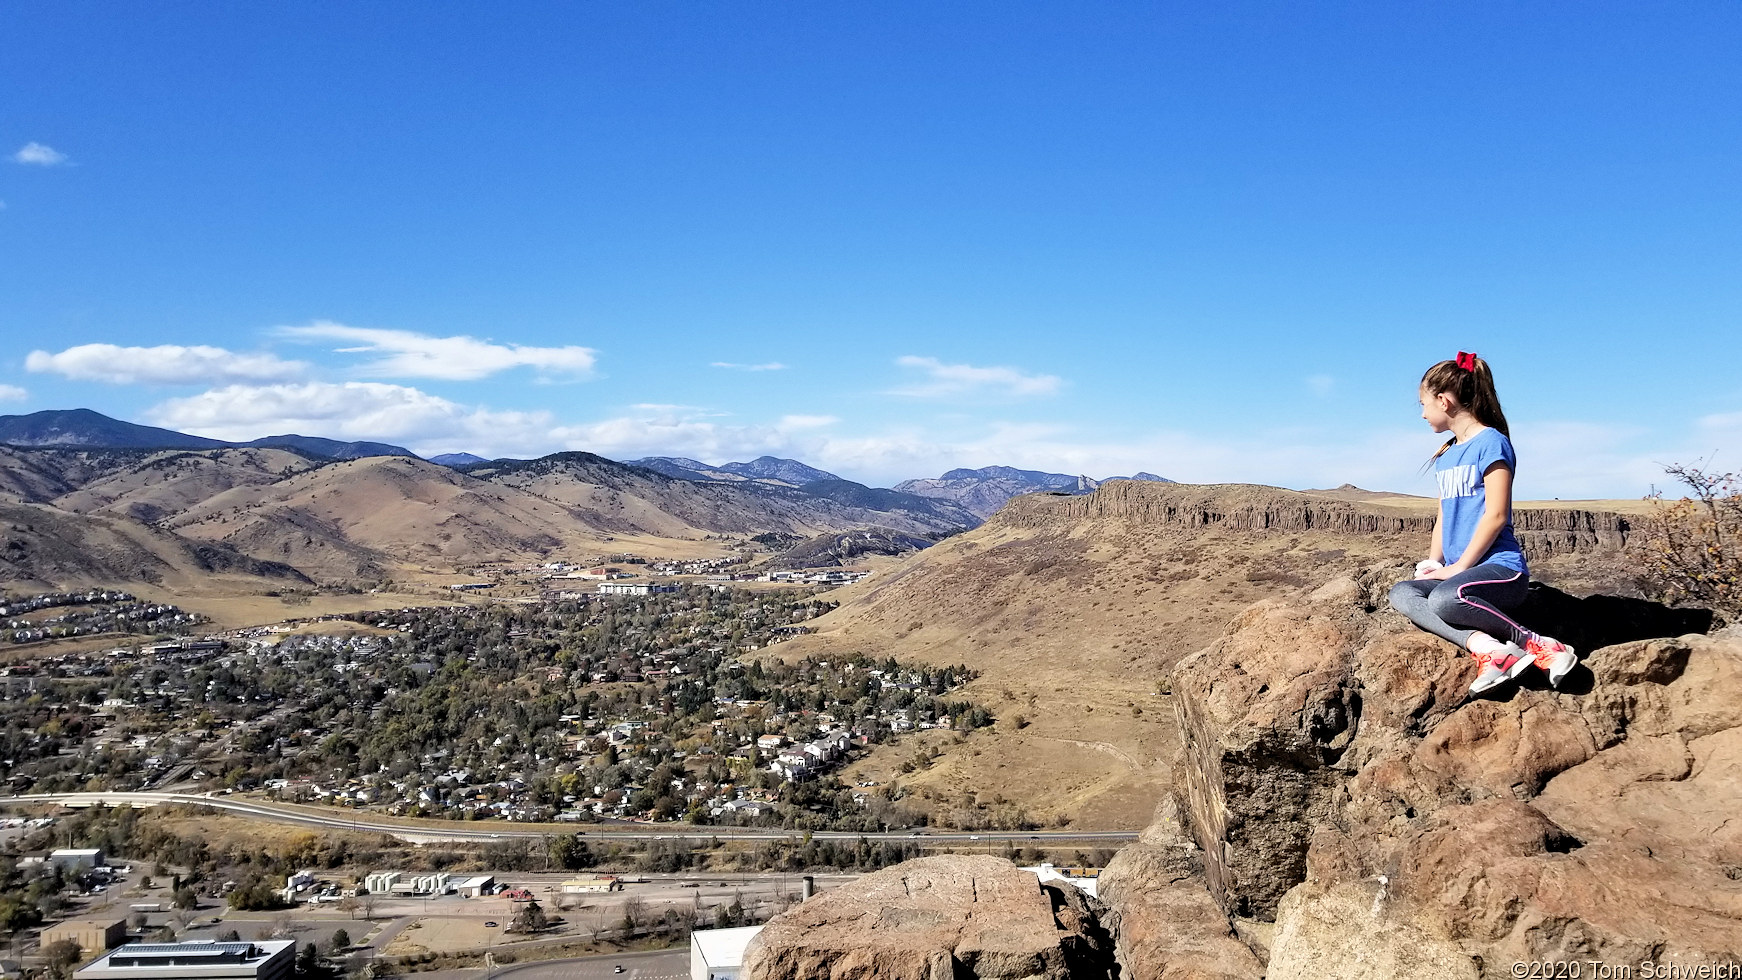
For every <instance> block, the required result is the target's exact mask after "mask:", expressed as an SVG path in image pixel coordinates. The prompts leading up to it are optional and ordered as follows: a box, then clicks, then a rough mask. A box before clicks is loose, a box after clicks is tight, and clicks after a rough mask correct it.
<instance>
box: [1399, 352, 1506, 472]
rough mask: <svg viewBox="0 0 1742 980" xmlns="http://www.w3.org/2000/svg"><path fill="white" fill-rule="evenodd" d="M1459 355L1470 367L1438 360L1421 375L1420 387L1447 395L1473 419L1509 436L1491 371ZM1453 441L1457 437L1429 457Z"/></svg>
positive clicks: (1437, 455)
mask: <svg viewBox="0 0 1742 980" xmlns="http://www.w3.org/2000/svg"><path fill="white" fill-rule="evenodd" d="M1459 357H1460V359H1462V358H1465V357H1468V362H1467V363H1469V364H1470V367H1467V368H1466V367H1460V366H1459V365H1458V362H1457V361H1441V362H1439V363H1438V364H1435V365H1434V366H1433V367H1430V368H1428V369H1427V372H1426V373H1425V374H1423V375H1422V376H1421V390H1422V391H1424V392H1426V393H1428V394H1429V395H1451V396H1452V398H1453V399H1455V400H1456V401H1457V403H1458V404H1459V405H1460V406H1462V407H1463V408H1464V409H1465V410H1466V411H1468V412H1469V413H1470V414H1471V415H1474V416H1475V417H1476V421H1478V422H1480V423H1482V424H1483V425H1485V426H1487V427H1488V428H1490V429H1499V430H1500V434H1501V435H1503V436H1505V437H1506V438H1508V439H1510V438H1512V430H1510V429H1509V428H1507V426H1506V413H1505V412H1502V411H1501V410H1500V393H1499V392H1498V391H1496V390H1495V389H1494V372H1493V371H1492V370H1491V369H1489V367H1488V362H1487V361H1485V360H1483V359H1482V358H1480V357H1477V356H1476V355H1474V354H1469V355H1464V354H1459ZM1457 441H1458V438H1457V436H1453V437H1452V438H1451V439H1449V440H1447V441H1446V444H1445V445H1443V446H1441V447H1440V451H1439V452H1437V453H1434V454H1433V457H1432V459H1439V458H1440V456H1441V455H1443V454H1444V453H1445V451H1446V450H1448V449H1450V448H1452V446H1453V445H1455V444H1456V443H1457Z"/></svg>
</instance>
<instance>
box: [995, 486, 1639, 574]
mask: <svg viewBox="0 0 1742 980" xmlns="http://www.w3.org/2000/svg"><path fill="white" fill-rule="evenodd" d="M1095 520H1121V521H1134V522H1142V523H1145V524H1150V525H1154V526H1160V527H1176V528H1180V529H1182V530H1185V529H1206V528H1219V529H1225V530H1229V531H1248V532H1260V531H1277V532H1295V533H1299V532H1305V531H1324V532H1329V533H1332V534H1354V535H1373V534H1416V535H1421V536H1422V537H1423V538H1424V539H1425V538H1426V536H1427V535H1429V534H1431V533H1432V532H1433V527H1434V510H1433V501H1431V500H1427V499H1422V498H1410V497H1386V496H1383V495H1374V498H1373V500H1372V501H1364V500H1349V499H1345V498H1343V497H1339V496H1335V495H1333V494H1332V493H1326V492H1314V491H1298V490H1283V489H1280V488H1277V487H1265V486H1257V485H1252V484H1179V483H1147V482H1138V481H1132V480H1116V481H1113V482H1111V483H1104V484H1102V485H1101V486H1100V488H1099V489H1097V490H1096V491H1095V492H1094V493H1091V494H1085V495H1072V496H1065V495H1062V494H1047V493H1036V494H1028V495H1025V496H1021V497H1017V498H1015V499H1013V500H1011V501H1010V502H1009V503H1008V504H1006V505H1004V508H1003V509H1002V510H1000V511H998V513H997V514H995V515H993V516H992V517H991V518H990V519H989V520H988V521H987V524H988V525H989V526H992V527H997V526H1000V525H1003V526H1008V527H1023V528H1049V527H1057V528H1061V529H1062V528H1069V527H1071V526H1073V525H1075V524H1077V523H1080V522H1082V521H1095ZM1512 520H1513V527H1514V529H1515V530H1516V532H1517V533H1518V537H1519V540H1520V542H1521V543H1522V544H1523V545H1524V546H1525V548H1526V550H1527V551H1529V553H1531V554H1533V555H1539V556H1548V555H1554V554H1563V553H1566V552H1572V551H1594V550H1599V549H1616V548H1620V547H1622V546H1624V545H1625V544H1626V543H1627V538H1628V536H1629V535H1630V534H1631V532H1632V529H1633V524H1632V519H1631V518H1629V517H1628V516H1627V515H1625V514H1618V513H1614V512H1611V511H1604V510H1585V509H1579V508H1571V507H1551V506H1545V505H1541V504H1521V505H1519V506H1518V507H1517V508H1516V509H1515V510H1514V512H1513V518H1512Z"/></svg>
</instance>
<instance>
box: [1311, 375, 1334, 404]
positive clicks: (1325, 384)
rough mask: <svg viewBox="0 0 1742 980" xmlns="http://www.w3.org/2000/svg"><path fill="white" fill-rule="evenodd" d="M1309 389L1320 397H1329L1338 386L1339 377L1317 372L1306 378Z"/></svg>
mask: <svg viewBox="0 0 1742 980" xmlns="http://www.w3.org/2000/svg"><path fill="white" fill-rule="evenodd" d="M1306 386H1307V390H1308V391H1310V392H1312V393H1313V394H1315V395H1317V396H1319V397H1320V398H1324V397H1327V396H1328V395H1330V393H1331V392H1332V391H1333V390H1335V389H1336V387H1337V379H1336V378H1333V377H1331V376H1330V375H1328V374H1315V375H1311V376H1309V377H1308V378H1307V379H1306Z"/></svg>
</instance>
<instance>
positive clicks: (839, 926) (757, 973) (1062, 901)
mask: <svg viewBox="0 0 1742 980" xmlns="http://www.w3.org/2000/svg"><path fill="white" fill-rule="evenodd" d="M1100 911H1101V910H1100V909H1099V908H1098V903H1096V902H1095V901H1094V900H1093V899H1090V898H1088V897H1087V896H1085V895H1084V894H1083V893H1082V892H1080V891H1078V890H1077V889H1075V888H1072V887H1070V886H1068V885H1067V886H1053V885H1048V886H1043V885H1042V884H1040V882H1039V881H1038V880H1037V879H1036V878H1035V876H1034V875H1032V874H1030V873H1028V872H1026V871H1022V870H1020V869H1018V868H1017V867H1016V866H1015V865H1014V864H1011V863H1010V862H1009V861H1006V860H1004V859H1002V858H995V857H989V856H986V855H941V856H937V857H926V858H919V859H917V860H913V861H907V862H905V863H902V864H899V865H896V866H895V867H893V868H886V869H884V870H882V871H879V872H876V873H875V874H870V875H866V876H865V877H863V878H860V879H859V880H857V881H855V882H853V883H852V884H850V885H846V886H844V887H841V888H837V889H833V890H830V891H826V892H823V893H822V894H819V895H817V896H815V897H813V898H812V899H811V900H810V901H807V902H805V903H803V904H802V905H796V906H794V907H793V908H791V909H788V910H787V911H786V912H784V913H782V914H780V915H778V916H776V917H775V918H774V919H772V920H770V921H769V923H768V925H767V926H766V927H765V928H764V929H763V930H762V932H761V934H760V935H758V936H757V937H756V939H755V940H754V941H753V942H752V943H751V944H750V948H749V949H748V950H746V951H745V955H744V967H743V976H744V977H745V980H813V978H816V980H820V978H828V980H871V978H878V980H970V978H980V980H993V978H996V980H1066V978H1070V977H1082V978H1091V980H1093V978H1109V977H1111V976H1113V974H1112V972H1111V971H1112V967H1113V949H1112V942H1111V940H1110V939H1108V937H1107V935H1106V933H1105V932H1104V931H1102V929H1101V927H1100V925H1099V924H1098V914H1097V913H1098V912H1100Z"/></svg>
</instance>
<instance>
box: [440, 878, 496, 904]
mask: <svg viewBox="0 0 1742 980" xmlns="http://www.w3.org/2000/svg"><path fill="white" fill-rule="evenodd" d="M495 887H496V876H495V875H471V876H469V877H465V878H455V879H454V880H452V881H450V882H448V891H450V892H453V893H454V894H456V895H458V896H460V897H461V898H478V897H481V896H483V895H488V894H490V889H492V888H495Z"/></svg>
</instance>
